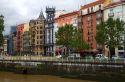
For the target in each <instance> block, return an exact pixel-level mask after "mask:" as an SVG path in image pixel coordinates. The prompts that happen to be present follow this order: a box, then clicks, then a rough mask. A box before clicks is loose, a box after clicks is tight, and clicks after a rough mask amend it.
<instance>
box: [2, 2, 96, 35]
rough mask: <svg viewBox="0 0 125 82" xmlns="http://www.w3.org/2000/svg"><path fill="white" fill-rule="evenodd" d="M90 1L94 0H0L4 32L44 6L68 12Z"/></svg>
mask: <svg viewBox="0 0 125 82" xmlns="http://www.w3.org/2000/svg"><path fill="white" fill-rule="evenodd" d="M92 1H95V0H0V14H3V15H4V17H5V18H4V19H5V34H8V33H9V31H10V27H11V26H13V25H18V24H21V23H28V22H29V20H30V19H35V18H37V17H38V15H39V13H40V11H41V9H42V10H43V12H45V8H46V6H50V7H52V6H54V7H56V10H66V11H67V12H69V11H74V10H78V9H79V8H80V5H84V4H85V3H89V2H92Z"/></svg>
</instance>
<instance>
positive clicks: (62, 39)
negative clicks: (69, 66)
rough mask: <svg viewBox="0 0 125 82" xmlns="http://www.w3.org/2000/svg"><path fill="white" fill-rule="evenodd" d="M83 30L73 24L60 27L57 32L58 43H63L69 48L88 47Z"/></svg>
mask: <svg viewBox="0 0 125 82" xmlns="http://www.w3.org/2000/svg"><path fill="white" fill-rule="evenodd" d="M82 37H83V36H82V32H80V31H79V30H77V29H76V27H74V26H72V25H65V26H63V27H60V28H59V30H58V32H57V33H56V44H57V45H63V46H65V47H66V48H67V50H68V51H69V49H75V50H81V49H88V48H89V45H88V44H87V43H85V41H83V38H82Z"/></svg>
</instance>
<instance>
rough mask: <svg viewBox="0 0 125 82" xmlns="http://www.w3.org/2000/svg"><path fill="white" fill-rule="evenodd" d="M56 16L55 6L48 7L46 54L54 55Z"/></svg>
mask: <svg viewBox="0 0 125 82" xmlns="http://www.w3.org/2000/svg"><path fill="white" fill-rule="evenodd" d="M54 17H55V8H48V7H47V8H46V24H45V31H44V32H45V37H44V38H45V42H44V45H45V48H44V49H45V52H44V53H45V55H46V56H53V55H54Z"/></svg>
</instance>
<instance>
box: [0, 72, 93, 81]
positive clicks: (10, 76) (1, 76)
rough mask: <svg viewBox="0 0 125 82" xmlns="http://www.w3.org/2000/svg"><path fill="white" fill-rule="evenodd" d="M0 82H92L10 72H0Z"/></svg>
mask: <svg viewBox="0 0 125 82" xmlns="http://www.w3.org/2000/svg"><path fill="white" fill-rule="evenodd" d="M0 82H92V81H86V80H78V79H68V78H61V77H59V76H48V75H23V74H15V73H10V72H0Z"/></svg>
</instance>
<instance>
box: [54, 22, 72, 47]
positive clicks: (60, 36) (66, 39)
mask: <svg viewBox="0 0 125 82" xmlns="http://www.w3.org/2000/svg"><path fill="white" fill-rule="evenodd" d="M73 28H74V27H73V26H72V25H67V24H66V25H65V26H63V27H59V30H58V32H57V33H56V38H57V39H56V44H57V45H63V46H65V47H70V40H71V39H72V35H73V33H72V32H73Z"/></svg>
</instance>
